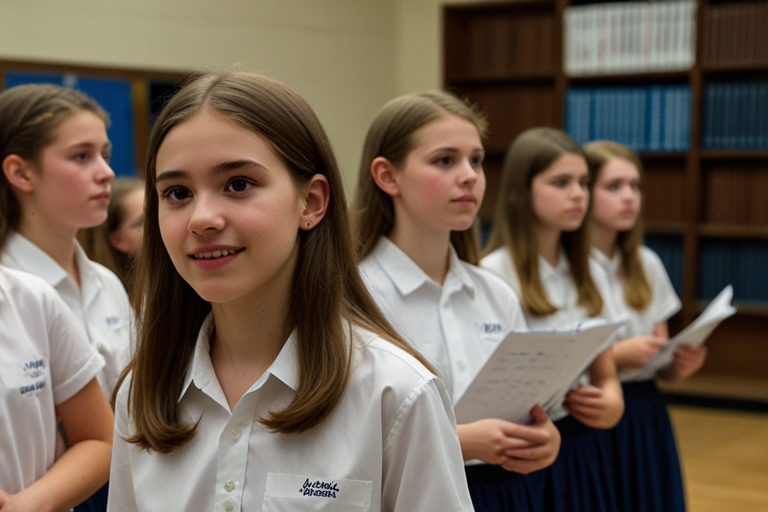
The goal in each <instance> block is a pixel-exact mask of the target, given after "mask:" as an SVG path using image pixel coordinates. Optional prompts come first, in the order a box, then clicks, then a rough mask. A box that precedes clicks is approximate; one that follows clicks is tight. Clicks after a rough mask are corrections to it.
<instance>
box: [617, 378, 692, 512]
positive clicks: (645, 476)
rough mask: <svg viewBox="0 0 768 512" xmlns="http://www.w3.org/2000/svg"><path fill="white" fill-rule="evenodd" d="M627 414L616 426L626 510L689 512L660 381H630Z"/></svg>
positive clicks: (620, 491) (621, 493) (620, 488)
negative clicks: (657, 382)
mask: <svg viewBox="0 0 768 512" xmlns="http://www.w3.org/2000/svg"><path fill="white" fill-rule="evenodd" d="M622 385H623V388H624V404H625V408H624V416H623V417H622V418H621V421H620V422H619V424H618V425H617V426H616V428H615V429H613V441H614V453H615V454H616V459H615V463H616V466H617V469H618V475H617V482H616V483H617V485H618V494H619V497H620V500H621V501H620V505H621V510H625V511H627V512H644V511H647V510H663V511H665V512H667V511H668V512H685V494H684V491H683V479H682V475H681V471H680V460H679V459H678V456H677V446H676V445H675V437H674V432H673V430H672V424H671V422H670V420H669V413H668V411H667V404H666V402H665V401H664V397H663V396H662V394H661V392H659V390H658V388H657V387H656V382H655V381H653V380H647V381H642V382H625V383H623V384H622Z"/></svg>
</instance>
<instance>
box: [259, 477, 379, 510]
mask: <svg viewBox="0 0 768 512" xmlns="http://www.w3.org/2000/svg"><path fill="white" fill-rule="evenodd" d="M372 488H373V482H371V481H370V480H336V479H329V478H317V477H312V476H304V475H287V474H283V473H269V474H268V475H267V486H266V489H265V490H264V507H263V509H262V510H264V512H294V511H296V512H303V511H307V512H309V511H312V512H314V511H322V512H325V511H328V512H331V511H332V512H368V511H369V510H370V508H371V491H372Z"/></svg>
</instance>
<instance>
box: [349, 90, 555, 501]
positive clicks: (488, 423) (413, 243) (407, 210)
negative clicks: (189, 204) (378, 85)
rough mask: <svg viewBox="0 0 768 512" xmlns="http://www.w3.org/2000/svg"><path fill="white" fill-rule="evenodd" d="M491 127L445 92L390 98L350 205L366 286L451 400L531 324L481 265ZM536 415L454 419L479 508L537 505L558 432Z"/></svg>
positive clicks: (371, 133) (538, 411)
mask: <svg viewBox="0 0 768 512" xmlns="http://www.w3.org/2000/svg"><path fill="white" fill-rule="evenodd" d="M484 134H485V121H484V120H483V118H482V117H481V116H480V115H479V113H477V112H475V111H474V110H473V109H472V108H471V107H470V106H468V105H467V104H465V103H464V102H462V101H461V100H460V99H458V98H456V97H455V96H452V95H450V94H447V93H443V92H427V93H420V94H409V95H406V96H401V97H399V98H396V99H394V100H392V101H390V102H389V103H387V104H386V105H385V106H384V107H383V108H382V109H381V110H380V111H379V113H378V115H377V116H376V118H375V119H374V120H373V122H372V124H371V127H370V128H369V130H368V134H367V137H366V140H365V146H364V149H363V157H362V160H361V163H360V173H359V176H358V184H357V187H358V188H357V194H356V196H355V200H354V203H353V207H352V209H353V220H354V231H355V236H356V237H357V240H356V242H357V252H358V256H359V257H360V258H361V263H360V268H361V270H362V272H363V275H364V277H365V278H366V283H367V284H368V288H369V289H370V291H371V293H372V295H373V296H374V298H375V299H376V300H377V302H378V304H379V306H380V307H381V309H382V311H383V312H384V313H385V314H386V315H387V317H388V318H389V320H390V322H391V323H392V325H393V326H394V327H395V328H396V329H398V331H399V332H401V333H402V334H403V335H404V337H406V339H408V340H409V341H411V342H412V343H413V344H414V346H415V347H416V348H418V349H419V350H420V351H421V352H422V353H423V354H425V356H427V357H428V358H429V359H430V361H432V362H433V364H435V366H436V367H437V368H438V371H439V373H440V375H441V377H442V378H443V379H444V380H445V382H446V384H447V387H448V390H449V393H451V396H452V398H453V401H454V403H456V402H457V401H458V400H459V398H460V397H461V396H462V395H463V394H464V392H465V391H466V389H467V387H468V386H469V385H470V384H471V382H472V380H473V379H474V377H475V375H476V374H477V373H478V372H479V371H480V369H481V368H482V366H483V364H484V363H485V361H486V359H487V358H488V357H489V356H490V355H491V353H492V352H493V350H494V349H495V348H496V347H497V346H498V345H499V343H501V341H502V340H503V339H504V336H505V335H506V334H507V333H508V332H509V331H511V330H512V329H525V328H526V326H525V321H524V319H523V314H522V311H521V309H520V303H519V301H518V299H517V297H516V296H515V294H514V292H512V290H511V289H510V288H509V287H508V286H507V285H506V284H504V283H503V282H502V281H501V280H500V279H499V278H497V277H496V276H494V275H492V274H491V273H490V272H488V271H485V270H483V269H481V268H479V267H478V266H477V254H478V249H477V246H476V243H477V242H476V234H475V230H474V222H475V216H476V215H477V211H478V209H479V208H480V204H481V203H482V200H483V196H484V194H485V175H484V173H483V167H482V162H483V158H484V149H483V145H482V140H481V139H482V137H483V135H484ZM531 416H532V423H531V424H530V425H520V424H516V423H512V422H509V421H505V420H501V419H498V418H484V419H481V420H478V421H474V422H471V423H465V424H461V425H459V426H458V432H459V440H460V442H461V447H462V452H463V455H464V459H465V460H466V461H467V462H466V467H465V470H466V473H467V481H468V484H469V490H470V494H471V495H472V502H473V504H474V506H475V508H476V509H477V510H484V511H494V510H498V511H502V510H503V511H508V510H537V509H539V508H540V507H539V505H538V504H537V501H536V500H537V499H538V498H540V497H541V496H542V495H543V490H542V489H536V487H537V482H539V481H540V480H539V478H538V477H537V476H536V473H540V471H539V470H541V469H542V468H545V467H547V466H549V465H550V464H552V462H553V461H554V460H555V458H556V457H557V453H558V449H559V444H560V435H559V433H558V432H557V429H556V428H555V427H554V425H553V423H552V421H551V420H550V419H549V417H548V416H547V415H546V414H545V413H544V411H543V409H542V408H541V407H540V406H536V407H534V408H533V410H532V411H531ZM526 476H530V478H526Z"/></svg>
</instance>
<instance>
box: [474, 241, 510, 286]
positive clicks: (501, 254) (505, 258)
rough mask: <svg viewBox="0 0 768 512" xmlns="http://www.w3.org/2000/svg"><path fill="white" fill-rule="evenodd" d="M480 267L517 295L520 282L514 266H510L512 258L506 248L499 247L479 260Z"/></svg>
mask: <svg viewBox="0 0 768 512" xmlns="http://www.w3.org/2000/svg"><path fill="white" fill-rule="evenodd" d="M480 267H482V268H484V269H486V270H489V271H490V272H491V273H493V274H494V275H496V276H498V277H500V278H501V279H502V281H504V282H505V283H506V284H507V285H508V286H511V287H512V289H513V290H514V291H515V292H517V293H519V291H518V289H519V288H520V284H519V283H520V280H519V279H518V277H517V271H516V270H515V266H514V265H513V264H512V257H511V256H510V254H509V251H508V250H507V248H506V247H499V248H498V249H496V250H494V251H493V252H491V253H489V254H488V255H487V256H485V257H484V258H483V259H481V260H480Z"/></svg>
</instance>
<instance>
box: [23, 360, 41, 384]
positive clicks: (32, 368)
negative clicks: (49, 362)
mask: <svg viewBox="0 0 768 512" xmlns="http://www.w3.org/2000/svg"><path fill="white" fill-rule="evenodd" d="M43 368H45V359H33V360H31V361H26V362H25V363H24V375H26V376H27V377H29V378H30V379H36V378H37V377H39V376H40V374H42V373H43Z"/></svg>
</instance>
